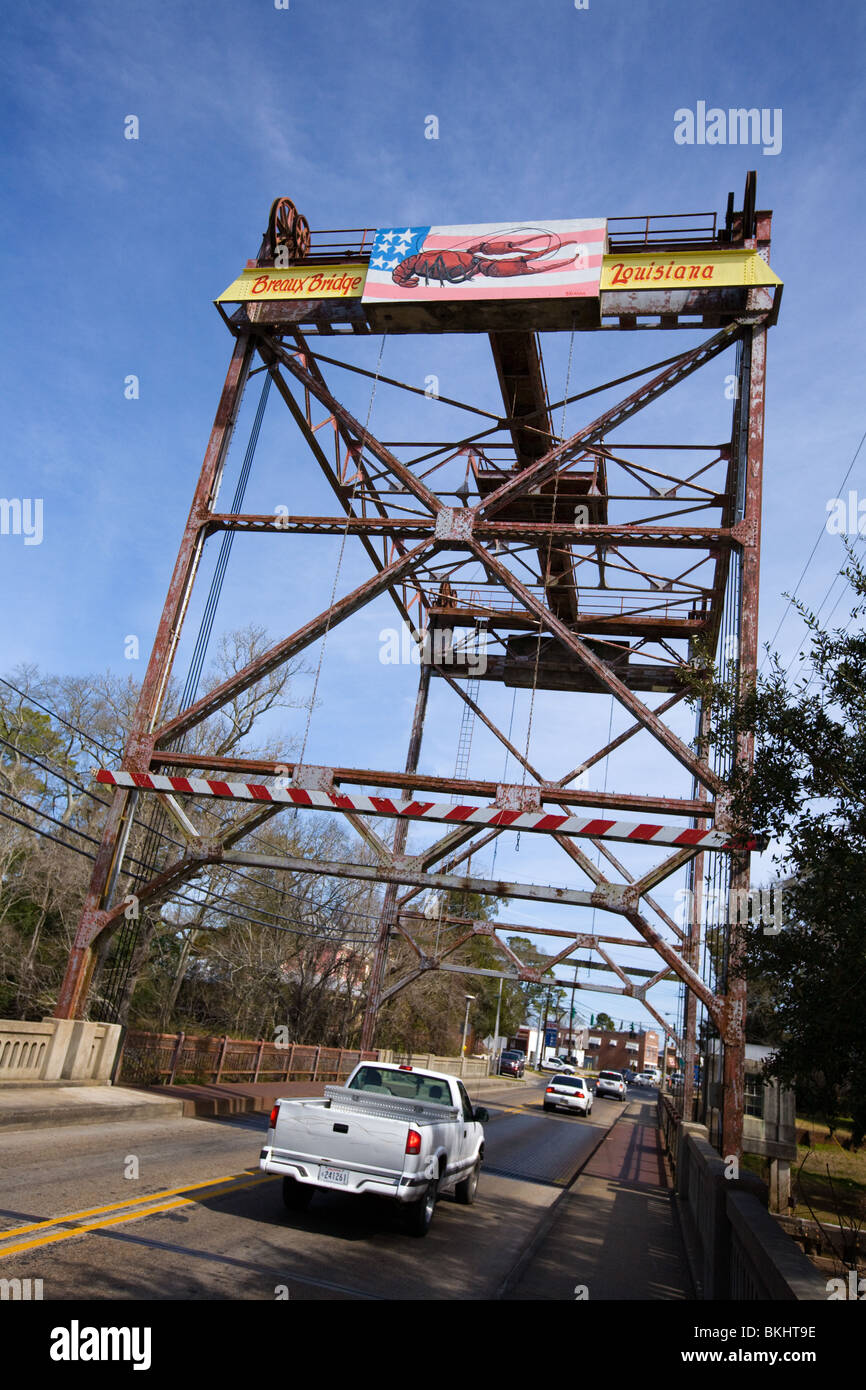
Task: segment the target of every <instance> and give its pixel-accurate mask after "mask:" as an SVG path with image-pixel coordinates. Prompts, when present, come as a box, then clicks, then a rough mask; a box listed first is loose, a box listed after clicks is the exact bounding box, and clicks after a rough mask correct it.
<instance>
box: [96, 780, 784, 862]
mask: <svg viewBox="0 0 866 1390" xmlns="http://www.w3.org/2000/svg"><path fill="white" fill-rule="evenodd" d="M95 777H96V781H97V782H102V783H104V784H105V785H106V786H111V787H128V788H130V789H132V790H137V791H152V792H168V793H172V792H182V793H184V794H185V795H187V796H197V797H217V798H219V799H222V800H224V801H264V802H268V801H270V802H276V803H278V804H281V805H284V806H299V807H308V808H312V809H314V810H321V811H354V812H356V813H359V814H360V815H367V816H394V817H398V818H399V817H406V818H407V819H410V820H426V821H442V822H444V823H446V824H454V823H457V824H461V825H490V826H503V827H506V828H508V829H510V830H528V831H541V832H547V833H551V834H552V833H556V834H557V835H576V836H580V837H585V838H587V839H591V840H624V841H630V842H632V843H635V844H646V845H665V846H669V845H673V846H679V847H680V848H682V847H688V846H693V847H694V848H695V849H701V850H705V849H706V850H709V849H714V850H758V849H765V848H766V838H765V837H764V836H759V835H756V836H753V837H752V838H750V839H748V840H745V841H742V840H741V841H736V840H733V839H731V837H730V836H728V835H726V834H725V833H724V832H723V831H721V830H692V829H685V830H683V829H680V828H679V827H678V826H676V825H654V824H648V823H646V822H644V823H637V822H635V821H622V820H604V819H602V818H600V817H589V816H569V815H557V814H551V813H550V812H547V811H514V810H505V809H503V808H502V807H500V806H461V805H457V806H453V805H451V803H450V802H447V801H417V800H415V801H393V800H392V799H391V798H390V797H387V796H359V795H357V794H354V795H351V796H347V795H346V794H345V793H343V792H326V791H312V790H307V789H306V788H303V787H290V786H269V787H266V786H264V785H262V784H261V783H259V782H217V781H213V780H211V779H210V778H205V777H164V776H161V775H159V774H157V773H150V772H111V771H108V770H107V769H106V768H100V769H99V771H98V772H96V774H95Z"/></svg>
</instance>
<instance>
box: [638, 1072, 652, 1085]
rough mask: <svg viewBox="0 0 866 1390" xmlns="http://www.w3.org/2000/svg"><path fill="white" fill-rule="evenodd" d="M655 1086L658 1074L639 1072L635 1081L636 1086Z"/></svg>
mask: <svg viewBox="0 0 866 1390" xmlns="http://www.w3.org/2000/svg"><path fill="white" fill-rule="evenodd" d="M655 1084H656V1074H655V1072H654V1071H641V1072H638V1074H637V1076H636V1077H635V1079H634V1085H635V1086H655Z"/></svg>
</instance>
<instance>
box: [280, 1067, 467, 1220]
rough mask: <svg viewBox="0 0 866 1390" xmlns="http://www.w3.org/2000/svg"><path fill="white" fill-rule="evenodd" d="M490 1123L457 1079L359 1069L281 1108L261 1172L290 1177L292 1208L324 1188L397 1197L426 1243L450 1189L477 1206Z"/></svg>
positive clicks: (408, 1070) (287, 1193) (286, 1185)
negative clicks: (436, 1211)
mask: <svg viewBox="0 0 866 1390" xmlns="http://www.w3.org/2000/svg"><path fill="white" fill-rule="evenodd" d="M487 1119H489V1116H488V1114H487V1111H486V1110H485V1109H483V1108H482V1107H481V1106H476V1107H473V1105H472V1102H471V1101H470V1099H469V1096H468V1095H467V1093H466V1088H465V1086H464V1085H463V1084H462V1082H460V1081H459V1080H457V1078H456V1077H453V1076H447V1075H446V1074H445V1073H443V1072H434V1071H419V1070H417V1069H416V1068H414V1067H407V1066H402V1067H401V1066H396V1065H386V1064H385V1063H380V1062H360V1063H359V1064H358V1066H357V1067H355V1070H354V1071H353V1072H352V1074H351V1076H350V1077H349V1079H348V1081H347V1082H346V1085H345V1086H326V1087H325V1095H324V1098H323V1099H315V1100H278V1101H277V1103H276V1104H275V1106H274V1108H273V1110H272V1111H271V1117H270V1122H269V1127H268V1137H267V1140H266V1141H265V1147H264V1148H263V1149H262V1151H261V1154H260V1157H259V1167H260V1168H261V1169H262V1170H263V1171H264V1172H265V1173H281V1174H282V1175H283V1201H284V1202H285V1204H286V1206H287V1207H289V1208H298V1207H303V1206H306V1205H307V1203H308V1202H309V1200H310V1198H311V1197H312V1195H313V1193H314V1192H315V1191H316V1189H317V1188H318V1189H321V1190H327V1191H329V1192H349V1193H370V1194H373V1195H376V1196H379V1197H391V1198H393V1199H394V1200H395V1201H397V1202H399V1203H401V1205H405V1219H406V1224H407V1226H408V1229H409V1230H410V1231H411V1232H412V1234H413V1235H418V1236H424V1235H426V1234H427V1231H428V1229H429V1226H430V1222H431V1221H432V1219H433V1211H434V1208H435V1206H436V1201H437V1198H438V1197H439V1196H441V1194H442V1193H443V1192H452V1191H453V1193H454V1195H455V1197H456V1198H457V1201H458V1202H462V1203H463V1204H464V1205H465V1206H468V1205H469V1204H470V1203H471V1202H473V1201H474V1200H475V1192H476V1188H477V1187H478V1173H479V1170H480V1168H481V1162H482V1159H483V1157H484V1130H483V1128H482V1126H483V1124H484V1122H485V1121H486V1120H487Z"/></svg>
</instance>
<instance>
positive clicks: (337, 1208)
mask: <svg viewBox="0 0 866 1390" xmlns="http://www.w3.org/2000/svg"><path fill="white" fill-rule="evenodd" d="M545 1084H546V1083H545V1082H544V1081H539V1082H538V1083H536V1084H531V1085H530V1086H518V1085H513V1086H509V1085H508V1083H504V1084H503V1087H502V1090H501V1091H500V1090H496V1091H490V1092H488V1093H487V1095H485V1096H484V1097H483V1104H484V1105H485V1106H486V1107H487V1109H488V1110H489V1111H490V1117H491V1118H490V1122H489V1124H488V1125H487V1126H486V1153H485V1164H484V1169H483V1172H482V1177H481V1182H480V1184H479V1189H478V1197H477V1200H476V1202H475V1204H474V1205H473V1206H472V1207H461V1206H458V1205H457V1203H456V1202H454V1201H453V1199H450V1198H444V1199H443V1200H442V1201H441V1202H440V1203H439V1205H438V1207H437V1210H436V1215H435V1218H434V1221H433V1225H432V1227H431V1230H430V1233H429V1235H428V1236H427V1237H426V1239H424V1240H420V1241H419V1240H415V1239H413V1238H411V1237H410V1236H407V1235H406V1233H405V1232H404V1230H403V1228H402V1225H401V1222H400V1220H399V1217H398V1214H397V1213H396V1211H395V1210H394V1209H393V1206H392V1204H391V1203H389V1202H387V1201H384V1200H376V1199H370V1198H347V1197H344V1196H343V1195H342V1194H334V1195H333V1196H332V1195H330V1194H317V1195H316V1197H315V1198H314V1200H313V1202H312V1205H311V1206H310V1208H309V1209H308V1210H307V1211H304V1212H287V1211H286V1210H285V1209H284V1207H283V1205H282V1200H281V1193H280V1180H279V1179H278V1178H273V1177H269V1176H267V1175H265V1174H262V1173H261V1172H259V1170H258V1167H257V1159H258V1152H259V1148H260V1147H261V1141H262V1138H263V1133H264V1130H265V1129H266V1127H267V1121H266V1119H265V1117H263V1116H259V1115H256V1116H245V1117H242V1118H236V1119H233V1120H175V1121H173V1122H172V1121H167V1122H162V1123H160V1124H157V1125H155V1124H152V1123H142V1122H139V1123H130V1124H120V1125H117V1124H115V1125H99V1126H96V1125H93V1126H81V1127H76V1128H75V1129H67V1130H60V1131H57V1132H52V1131H49V1130H39V1131H31V1132H17V1133H12V1134H8V1135H6V1136H4V1137H2V1138H0V1165H2V1169H3V1177H2V1179H0V1277H2V1278H21V1279H25V1278H31V1279H37V1278H38V1279H42V1281H43V1296H44V1298H46V1299H67V1298H82V1297H85V1298H87V1297H90V1298H104V1299H154V1298H156V1299H236V1298H241V1299H266V1300H267V1299H274V1298H280V1297H282V1298H286V1297H288V1298H291V1299H334V1298H338V1299H339V1298H373V1299H383V1298H384V1299H389V1298H402V1299H405V1298H410V1299H429V1298H441V1299H486V1298H495V1297H496V1296H497V1293H498V1292H499V1290H500V1289H501V1288H502V1286H503V1285H504V1283H505V1281H506V1280H507V1278H508V1276H509V1275H510V1274H511V1272H512V1270H513V1269H514V1268H515V1265H516V1264H517V1262H518V1261H519V1259H520V1256H521V1254H522V1253H523V1251H524V1250H525V1248H526V1246H527V1244H528V1242H529V1241H530V1240H531V1239H532V1237H533V1234H534V1233H535V1231H536V1230H537V1227H538V1224H539V1221H540V1220H541V1219H542V1218H543V1217H544V1215H545V1213H546V1212H547V1210H548V1209H549V1207H550V1205H551V1204H552V1203H553V1202H554V1201H555V1200H556V1199H557V1197H558V1196H559V1195H560V1193H561V1192H562V1189H563V1188H564V1187H565V1186H566V1185H567V1184H568V1183H569V1182H570V1181H571V1180H572V1179H573V1177H574V1175H575V1173H576V1171H577V1170H578V1169H579V1168H580V1167H581V1166H582V1164H583V1163H584V1162H585V1161H586V1159H587V1158H588V1156H589V1154H590V1153H591V1151H592V1150H593V1148H594V1147H595V1145H596V1144H597V1143H598V1142H599V1140H600V1138H601V1137H602V1136H603V1134H604V1132H605V1131H606V1130H607V1128H608V1127H609V1125H610V1124H611V1123H612V1122H613V1121H614V1120H615V1119H616V1118H618V1116H619V1115H620V1114H621V1113H622V1110H623V1107H622V1106H621V1105H619V1104H616V1103H614V1102H611V1101H596V1102H595V1105H594V1107H593V1113H592V1116H591V1117H590V1118H589V1119H588V1120H587V1119H584V1118H582V1117H579V1116H576V1115H566V1114H558V1113H557V1114H545V1113H544V1112H543V1110H542V1097H543V1093H544V1086H545ZM135 1174H137V1176H135Z"/></svg>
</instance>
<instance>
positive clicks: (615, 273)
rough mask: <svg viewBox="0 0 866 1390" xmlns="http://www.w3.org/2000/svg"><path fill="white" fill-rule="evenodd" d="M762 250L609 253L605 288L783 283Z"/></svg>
mask: <svg viewBox="0 0 866 1390" xmlns="http://www.w3.org/2000/svg"><path fill="white" fill-rule="evenodd" d="M781 283H782V281H781V280H780V279H779V277H778V275H776V274H775V273H774V272H773V271H772V270H771V269H770V267H769V266H768V264H767V262H766V261H765V260H764V258H763V257H762V256H761V254H760V253H759V252H758V251H751V250H749V251H741V250H730V251H728V250H723V251H657V252H655V253H654V252H652V251H640V252H636V253H634V254H629V255H627V256H605V258H604V265H603V266H602V271H601V288H602V290H619V289H622V290H624V289H630V290H655V289H666V290H667V289H674V288H678V287H680V286H682V285H690V286H692V287H693V288H695V289H707V288H709V287H710V286H712V287H714V288H715V287H717V286H736V285H740V286H742V285H747V286H748V285H781Z"/></svg>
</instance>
